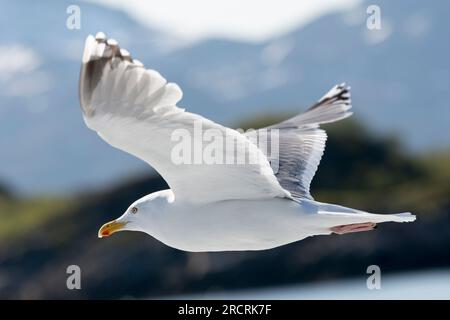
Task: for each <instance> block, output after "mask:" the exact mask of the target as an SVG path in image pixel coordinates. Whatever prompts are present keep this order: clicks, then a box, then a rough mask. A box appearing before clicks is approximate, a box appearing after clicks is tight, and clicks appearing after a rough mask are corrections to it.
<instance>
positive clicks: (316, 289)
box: [169, 270, 450, 300]
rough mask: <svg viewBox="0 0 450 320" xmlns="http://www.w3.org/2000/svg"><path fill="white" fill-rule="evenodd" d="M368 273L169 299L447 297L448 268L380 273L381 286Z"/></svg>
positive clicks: (449, 296) (449, 291)
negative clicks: (374, 284)
mask: <svg viewBox="0 0 450 320" xmlns="http://www.w3.org/2000/svg"><path fill="white" fill-rule="evenodd" d="M366 281H367V277H364V278H356V279H355V278H353V279H350V280H339V281H330V282H322V283H315V284H307V285H293V286H284V287H274V288H267V289H258V290H240V291H226V292H208V293H205V294H194V295H184V296H177V297H170V298H169V299H174V298H175V299H178V298H181V299H219V300H228V299H237V300H240V299H275V300H276V299H287V300H297V299H300V300H308V299H327V300H328V299H357V300H366V299H450V270H433V271H422V272H411V273H401V274H390V275H386V276H383V275H382V276H381V288H380V289H372V290H369V289H368V288H367V285H366Z"/></svg>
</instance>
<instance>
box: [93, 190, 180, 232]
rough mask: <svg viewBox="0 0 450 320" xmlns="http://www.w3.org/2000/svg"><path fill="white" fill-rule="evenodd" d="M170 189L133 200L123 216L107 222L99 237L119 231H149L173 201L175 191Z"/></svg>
mask: <svg viewBox="0 0 450 320" xmlns="http://www.w3.org/2000/svg"><path fill="white" fill-rule="evenodd" d="M168 191H170V190H163V191H159V192H154V193H152V194H149V195H147V196H145V197H143V198H141V199H139V200H137V201H135V202H133V203H132V204H131V205H130V206H129V207H128V209H127V210H126V211H125V213H124V214H122V216H120V217H119V218H117V219H115V220H113V221H110V222H107V223H105V224H104V225H103V226H102V227H101V228H100V230H99V231H98V237H99V238H103V237H108V236H110V235H112V234H113V233H115V232H118V231H143V232H147V233H149V231H150V230H151V229H152V226H153V225H154V224H155V223H156V222H157V221H158V217H159V216H160V215H161V213H162V212H164V211H165V207H166V206H167V204H168V203H171V202H172V201H173V193H172V192H171V191H170V192H168Z"/></svg>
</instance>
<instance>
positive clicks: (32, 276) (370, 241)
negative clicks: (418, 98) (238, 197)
mask: <svg viewBox="0 0 450 320" xmlns="http://www.w3.org/2000/svg"><path fill="white" fill-rule="evenodd" d="M272 120H273V121H276V120H275V119H272ZM266 121H268V122H266V123H273V121H270V118H266ZM261 124H263V122H261V121H260V122H259V123H256V122H247V124H246V125H248V126H252V127H257V126H258V125H261ZM327 130H328V132H329V133H330V139H329V142H328V148H327V151H326V153H325V156H324V159H323V161H322V163H321V166H320V167H319V171H318V174H317V176H316V178H315V179H314V180H313V186H312V194H313V195H314V197H315V198H316V199H317V200H319V201H325V202H334V203H339V204H343V205H347V206H350V207H354V208H360V209H364V210H368V211H371V212H385V213H393V212H402V211H412V212H413V213H414V214H416V215H417V217H418V219H417V221H416V222H414V223H409V224H395V223H390V224H381V225H380V226H379V228H378V229H376V230H374V231H371V232H365V233H358V234H349V235H343V236H338V235H331V236H318V237H312V238H308V239H305V240H302V241H300V242H297V243H293V244H290V245H287V246H283V247H279V248H276V249H272V250H267V251H259V252H225V253H187V252H182V251H178V250H175V249H172V248H170V247H167V246H165V245H163V244H161V243H160V242H158V241H157V240H155V239H153V238H151V237H149V236H146V235H144V234H142V233H136V232H123V233H118V234H115V235H114V236H112V237H110V238H107V239H98V238H97V230H98V228H99V226H100V225H102V224H103V223H104V222H105V221H109V220H111V219H114V218H116V217H117V216H119V215H120V214H121V212H122V211H124V210H126V208H127V207H128V206H129V204H130V203H132V202H133V201H134V200H136V199H137V198H139V197H141V196H144V195H145V194H147V193H150V192H153V191H157V190H161V189H165V188H167V185H166V184H165V182H164V181H163V180H162V179H161V178H159V177H152V176H148V177H142V176H141V177H139V178H133V179H130V180H128V181H123V182H121V183H120V184H119V185H114V186H111V187H108V188H106V189H104V190H98V191H94V190H90V191H86V192H85V193H84V194H81V195H78V196H77V197H74V198H70V199H48V198H47V199H9V200H7V199H4V200H2V199H1V198H0V219H1V221H2V224H0V298H29V299H36V298H47V299H50V298H66V299H70V298H134V297H135V298H143V297H160V296H167V295H173V294H186V293H192V292H199V293H208V292H210V291H219V290H227V289H240V288H250V287H251V288H255V287H263V286H274V285H281V284H293V283H305V282H311V281H320V280H328V279H342V278H344V277H350V276H358V277H361V276H363V275H365V272H366V268H367V266H369V265H372V264H376V265H378V266H380V268H381V270H382V272H383V275H385V274H387V273H389V272H393V271H407V270H415V269H425V268H437V267H450V247H449V246H450V233H449V232H448V230H449V228H450V202H449V199H450V166H449V164H450V161H449V159H450V154H441V155H439V156H438V155H433V157H424V158H421V159H411V158H410V157H408V156H406V155H405V154H403V153H402V152H399V149H401V148H399V145H398V143H397V142H396V141H394V140H392V139H390V138H377V137H376V136H374V135H373V134H371V133H370V132H367V131H366V130H364V129H362V127H361V126H360V125H358V124H356V123H354V122H352V121H349V120H345V121H343V122H342V123H341V124H339V125H333V126H328V127H327ZM349 142H350V143H349ZM242 214H245V212H243V213H242ZM205 241H207V239H205ZM72 264H75V265H78V266H80V268H81V272H82V273H81V274H82V280H81V286H82V290H68V289H67V288H66V278H67V276H68V275H67V274H66V269H67V267H68V266H69V265H72ZM411 281H414V279H412V280H411Z"/></svg>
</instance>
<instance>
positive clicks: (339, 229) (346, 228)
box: [330, 222, 377, 234]
mask: <svg viewBox="0 0 450 320" xmlns="http://www.w3.org/2000/svg"><path fill="white" fill-rule="evenodd" d="M376 226H377V224H376V223H373V222H365V223H353V224H343V225H340V226H335V227H332V228H330V230H331V231H333V232H334V233H337V234H345V233H352V232H361V231H369V230H373V229H374V228H375V227H376Z"/></svg>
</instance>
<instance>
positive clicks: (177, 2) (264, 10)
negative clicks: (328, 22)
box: [90, 0, 360, 41]
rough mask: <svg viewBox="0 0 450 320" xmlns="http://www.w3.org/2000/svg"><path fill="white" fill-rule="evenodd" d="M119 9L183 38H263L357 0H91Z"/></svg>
mask: <svg viewBox="0 0 450 320" xmlns="http://www.w3.org/2000/svg"><path fill="white" fill-rule="evenodd" d="M90 1H93V2H98V3H102V4H107V5H108V6H110V7H114V8H120V9H123V10H125V11H126V12H128V13H129V14H130V15H131V16H132V17H134V18H136V19H137V20H139V21H140V22H141V23H145V24H147V25H149V26H150V27H156V28H158V29H162V30H164V31H167V32H170V33H173V34H175V35H178V36H181V37H183V38H185V39H186V40H198V39H202V38H205V37H227V38H234V39H242V40H249V41H259V40H265V39H267V38H269V37H272V36H276V35H278V34H282V33H284V32H286V31H289V30H291V29H293V28H295V27H298V26H301V25H303V24H305V23H308V22H309V21H311V20H312V19H314V18H317V17H318V16H320V15H322V14H325V13H327V12H330V11H333V10H340V9H346V8H349V7H351V6H353V5H355V4H357V3H359V2H360V0H314V1H313V0H272V1H267V0H222V1H216V0H188V1H183V0H148V1H144V0H126V1H124V0H90Z"/></svg>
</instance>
